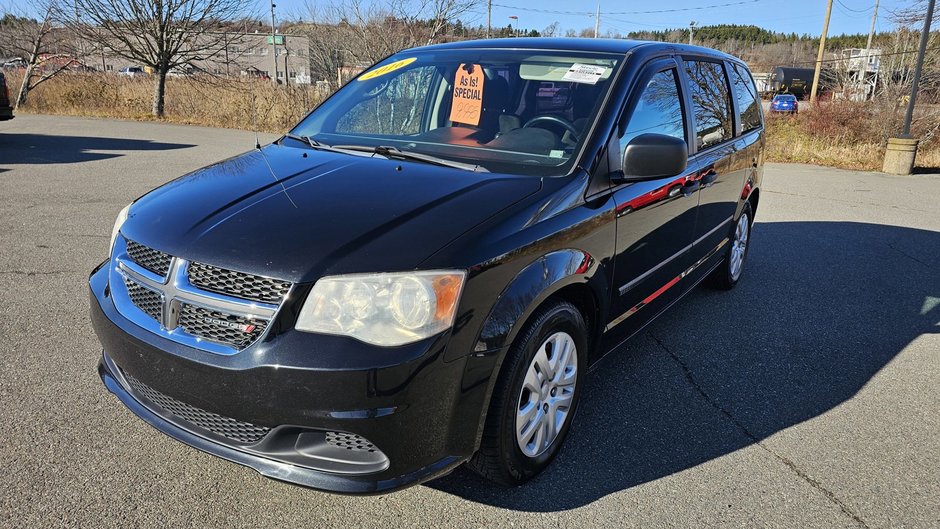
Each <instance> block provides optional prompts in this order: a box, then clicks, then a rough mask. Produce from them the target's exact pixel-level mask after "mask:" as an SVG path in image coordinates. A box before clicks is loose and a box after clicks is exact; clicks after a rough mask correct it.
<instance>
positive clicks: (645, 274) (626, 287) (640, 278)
mask: <svg viewBox="0 0 940 529" xmlns="http://www.w3.org/2000/svg"><path fill="white" fill-rule="evenodd" d="M691 248H692V245H691V244H690V245H688V246H686V247H685V248H683V249H681V250H679V251H678V252H676V253H674V254H672V255H671V256H670V257H668V258H667V259H666V260H665V261H663V262H661V263H659V264H658V265H656V266H654V267H653V268H650V269H649V270H647V271H646V272H643V273H642V274H641V275H640V276H638V277H637V278H635V279H633V280H632V281H630V282H629V283H627V284H626V285H623V286H622V287H620V295H621V296H622V295H624V294H626V293H627V292H628V291H629V290H630V289H631V288H633V287H635V286H636V285H637V283H639V282H640V281H643V280H644V279H646V278H647V277H649V276H650V274H652V273H653V272H655V271H657V270H659V269H660V268H662V267H664V266H666V265H667V264H669V263H670V262H672V260H673V259H675V258H676V257H679V256H680V255H682V254H684V253H685V252H687V251H689V250H690V249H691Z"/></svg>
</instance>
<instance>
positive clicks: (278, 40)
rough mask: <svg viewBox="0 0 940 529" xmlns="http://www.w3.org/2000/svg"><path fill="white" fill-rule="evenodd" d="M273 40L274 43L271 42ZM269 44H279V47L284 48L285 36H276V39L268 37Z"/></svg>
mask: <svg viewBox="0 0 940 529" xmlns="http://www.w3.org/2000/svg"><path fill="white" fill-rule="evenodd" d="M272 40H274V42H271V41H272ZM268 44H279V45H281V46H283V45H284V35H275V36H274V37H271V36H269V37H268Z"/></svg>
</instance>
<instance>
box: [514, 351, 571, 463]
mask: <svg viewBox="0 0 940 529" xmlns="http://www.w3.org/2000/svg"><path fill="white" fill-rule="evenodd" d="M577 371H578V354H577V346H576V345H575V342H574V339H573V338H572V337H571V336H570V335H569V334H568V333H565V332H556V333H554V334H552V335H551V336H549V337H548V338H547V339H546V340H545V341H544V342H542V345H540V346H539V348H538V351H537V352H536V353H535V356H534V357H533V358H532V362H531V363H530V364H529V368H528V370H527V371H526V375H525V381H524V382H523V384H522V390H521V391H520V393H519V399H518V407H517V412H516V424H515V426H516V442H517V443H518V444H519V449H520V450H522V453H523V454H525V455H526V456H528V457H536V456H538V455H541V454H542V453H543V452H545V451H546V450H547V449H548V448H549V447H550V446H551V445H552V443H553V442H554V441H555V439H556V438H557V437H558V433H559V432H560V431H561V429H562V427H563V426H564V425H565V421H566V420H567V419H568V415H569V411H570V410H571V404H572V402H573V398H574V391H575V382H576V381H577Z"/></svg>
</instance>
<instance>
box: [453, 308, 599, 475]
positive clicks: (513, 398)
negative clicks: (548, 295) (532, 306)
mask: <svg viewBox="0 0 940 529" xmlns="http://www.w3.org/2000/svg"><path fill="white" fill-rule="evenodd" d="M586 368H587V327H586V325H585V323H584V318H583V317H582V315H581V313H580V312H579V311H578V309H577V308H576V307H575V306H574V305H572V304H571V303H568V302H566V301H561V300H557V301H551V302H549V303H548V304H546V305H543V306H542V307H541V308H539V309H538V310H537V311H536V313H535V314H534V315H533V316H532V318H530V321H529V323H528V324H526V327H525V328H524V329H523V330H522V332H521V333H520V334H519V337H518V338H517V339H516V341H515V342H514V343H513V345H512V347H511V348H510V350H509V352H508V353H507V356H506V359H505V361H504V362H503V367H502V369H501V370H500V375H499V378H498V380H497V383H496V387H495V388H494V390H493V397H492V399H491V401H490V407H489V411H488V412H487V416H486V425H485V428H484V431H483V439H482V441H481V443H480V450H479V451H478V452H477V453H476V454H475V455H474V456H473V458H472V459H471V460H470V462H469V464H468V466H469V467H470V468H471V469H472V470H473V471H475V472H476V473H478V474H480V475H481V476H483V477H484V478H487V479H489V480H491V481H494V482H496V483H499V484H501V485H505V486H513V485H519V484H522V483H524V482H526V481H528V480H530V479H532V478H533V477H535V476H536V475H538V474H539V473H540V472H542V470H544V469H545V468H546V467H547V466H548V465H549V463H551V461H552V459H554V457H555V455H556V454H557V453H558V451H559V449H560V448H561V445H562V443H563V442H564V439H565V436H566V435H567V433H568V429H569V428H570V426H571V421H572V417H573V416H574V412H575V410H576V409H577V405H578V398H579V395H580V390H581V386H582V382H581V380H582V377H583V374H584V371H585V370H586Z"/></svg>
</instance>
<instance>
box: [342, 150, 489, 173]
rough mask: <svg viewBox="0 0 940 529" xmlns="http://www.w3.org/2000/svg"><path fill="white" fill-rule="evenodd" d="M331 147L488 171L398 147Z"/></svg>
mask: <svg viewBox="0 0 940 529" xmlns="http://www.w3.org/2000/svg"><path fill="white" fill-rule="evenodd" d="M332 148H333V149H338V150H341V151H355V152H370V153H372V154H378V155H379V156H384V157H386V158H388V159H396V160H409V161H414V162H424V163H429V164H432V165H440V166H443V167H453V168H455V169H463V170H464V171H474V172H478V173H488V172H489V171H487V170H486V168H484V167H482V166H479V165H476V164H469V163H461V162H454V161H451V160H445V159H443V158H438V157H437V156H431V155H430V154H421V153H417V152H412V151H403V150H401V149H399V148H398V147H390V146H384V145H379V146H376V147H372V146H369V145H334V146H333V147H332Z"/></svg>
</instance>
